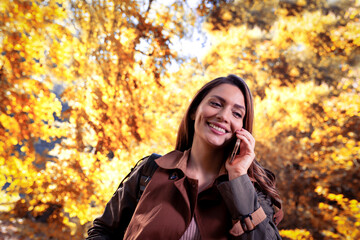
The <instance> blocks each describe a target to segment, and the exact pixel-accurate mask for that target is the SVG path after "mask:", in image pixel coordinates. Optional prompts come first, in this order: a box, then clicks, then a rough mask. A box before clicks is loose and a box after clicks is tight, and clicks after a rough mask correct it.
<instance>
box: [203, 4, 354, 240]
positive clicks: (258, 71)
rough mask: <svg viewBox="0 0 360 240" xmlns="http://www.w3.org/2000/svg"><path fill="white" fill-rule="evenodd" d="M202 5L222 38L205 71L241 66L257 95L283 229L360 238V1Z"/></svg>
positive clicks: (261, 153)
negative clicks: (281, 205) (281, 208)
mask: <svg viewBox="0 0 360 240" xmlns="http://www.w3.org/2000/svg"><path fill="white" fill-rule="evenodd" d="M209 2H212V3H214V5H213V6H214V7H213V8H208V7H207V4H208V3H209ZM198 10H199V12H200V13H202V14H204V15H207V16H208V17H207V24H206V28H207V29H208V32H209V34H210V35H211V41H212V44H213V45H212V48H211V49H210V51H209V53H208V54H207V55H206V56H205V58H204V59H203V63H202V64H203V66H204V68H205V70H204V73H203V74H204V75H205V77H207V78H208V79H211V78H213V77H216V76H219V75H226V74H228V73H235V74H238V75H239V76H242V77H244V78H245V79H246V80H247V82H248V83H249V85H250V86H251V89H252V90H253V92H254V94H255V96H256V97H255V100H256V104H255V109H256V121H255V129H256V130H255V137H256V139H257V146H256V152H257V158H258V159H259V160H260V162H261V163H262V164H263V165H265V166H266V167H268V168H270V169H271V170H273V171H275V173H276V174H277V176H278V187H279V189H280V191H281V194H282V198H283V200H284V211H285V220H284V221H283V222H282V224H281V225H280V228H284V229H288V230H283V231H282V232H281V234H282V235H283V236H284V237H288V238H292V239H297V238H301V237H303V238H304V239H310V238H315V239H332V238H341V239H346V238H351V239H356V238H358V237H359V234H360V233H359V230H358V228H359V221H360V219H359V212H360V203H359V199H360V196H359V161H360V159H359V154H358V153H359V145H360V136H359V130H360V129H359V126H360V114H359V112H360V109H359V106H360V102H359V90H360V89H359V77H358V76H359V57H358V56H359V52H360V48H359V46H360V42H359V31H360V28H359V3H358V2H355V1H331V2H329V1H233V2H227V1H203V4H202V5H200V7H199V9H198ZM291 229H292V230H291Z"/></svg>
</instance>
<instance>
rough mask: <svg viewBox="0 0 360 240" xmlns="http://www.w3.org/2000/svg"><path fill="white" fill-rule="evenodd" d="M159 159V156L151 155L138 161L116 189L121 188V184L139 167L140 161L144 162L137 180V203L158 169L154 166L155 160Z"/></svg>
mask: <svg viewBox="0 0 360 240" xmlns="http://www.w3.org/2000/svg"><path fill="white" fill-rule="evenodd" d="M159 157H161V155H159V154H156V153H153V154H151V155H150V156H146V157H144V158H142V159H140V160H139V161H138V162H137V163H136V164H135V166H134V167H133V168H131V170H130V172H129V173H128V175H126V177H124V179H123V180H122V181H121V183H120V185H119V187H118V188H120V187H121V186H122V184H123V182H124V181H125V180H126V179H127V178H128V177H129V176H130V175H131V173H132V172H133V171H134V169H135V168H136V167H137V166H138V165H139V163H141V162H142V161H146V162H145V163H144V166H143V168H142V169H141V174H140V178H139V189H138V193H137V201H139V200H140V197H141V195H142V194H143V192H144V190H145V188H146V185H147V184H148V183H149V181H150V179H151V177H152V175H153V174H154V172H155V171H156V169H157V168H158V165H157V164H156V162H155V159H158V158H159Z"/></svg>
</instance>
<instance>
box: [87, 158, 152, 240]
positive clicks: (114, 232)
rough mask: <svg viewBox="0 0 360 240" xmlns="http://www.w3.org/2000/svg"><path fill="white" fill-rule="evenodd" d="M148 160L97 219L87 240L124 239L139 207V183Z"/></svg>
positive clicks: (141, 163) (119, 189)
mask: <svg viewBox="0 0 360 240" xmlns="http://www.w3.org/2000/svg"><path fill="white" fill-rule="evenodd" d="M145 162H146V160H144V161H141V162H140V164H139V165H138V166H137V167H136V168H135V169H134V170H133V171H132V172H131V173H130V175H129V178H128V179H126V181H124V182H123V183H122V184H120V186H119V188H118V189H117V190H116V192H115V193H114V195H113V196H112V198H111V199H110V201H109V202H108V203H107V204H106V207H105V210H104V213H103V214H102V215H101V216H100V217H98V218H96V219H95V220H94V222H93V226H92V227H91V228H90V229H89V230H88V237H87V238H86V239H87V240H100V239H101V240H108V239H123V236H124V234H125V231H126V228H127V226H128V225H129V222H130V220H131V217H132V215H133V213H134V211H135V208H136V205H137V194H138V185H139V184H138V183H139V178H140V174H141V169H142V167H143V165H144V164H145Z"/></svg>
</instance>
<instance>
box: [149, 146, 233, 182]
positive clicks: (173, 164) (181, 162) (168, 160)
mask: <svg viewBox="0 0 360 240" xmlns="http://www.w3.org/2000/svg"><path fill="white" fill-rule="evenodd" d="M190 150H191V149H188V150H186V151H184V152H181V151H178V150H174V151H172V152H169V153H168V154H166V155H164V156H162V157H160V158H158V159H156V160H155V162H156V163H157V164H158V165H159V167H161V168H164V169H180V170H181V171H182V172H183V173H184V174H185V175H186V168H187V163H188V159H189V156H190ZM226 174H227V171H226V169H225V165H223V166H222V167H221V169H220V171H219V175H218V177H219V176H222V175H226Z"/></svg>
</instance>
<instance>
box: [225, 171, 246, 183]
mask: <svg viewBox="0 0 360 240" xmlns="http://www.w3.org/2000/svg"><path fill="white" fill-rule="evenodd" d="M245 174H247V172H246V171H237V172H233V171H232V172H229V173H228V175H229V180H230V181H231V180H233V179H235V178H238V177H240V176H242V175H245Z"/></svg>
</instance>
